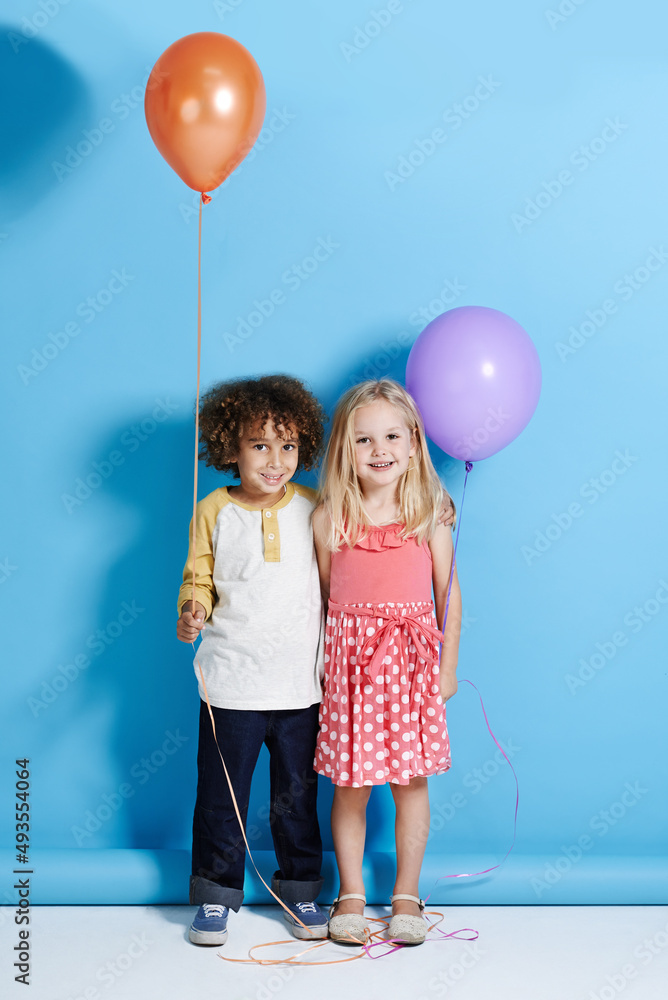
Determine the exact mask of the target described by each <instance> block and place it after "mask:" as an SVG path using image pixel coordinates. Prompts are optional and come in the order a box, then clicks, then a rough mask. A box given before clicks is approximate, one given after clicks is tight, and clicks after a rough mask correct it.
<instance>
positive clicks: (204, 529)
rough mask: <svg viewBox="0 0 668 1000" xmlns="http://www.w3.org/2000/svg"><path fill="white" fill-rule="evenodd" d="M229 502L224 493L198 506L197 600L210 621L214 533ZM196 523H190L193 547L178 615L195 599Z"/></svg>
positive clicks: (218, 492)
mask: <svg viewBox="0 0 668 1000" xmlns="http://www.w3.org/2000/svg"><path fill="white" fill-rule="evenodd" d="M227 502H228V497H227V491H226V490H225V489H220V490H214V492H213V493H209V495H208V496H206V497H204V499H203V500H200V502H199V503H198V504H197V537H196V539H195V543H196V548H197V554H196V564H195V600H196V601H199V603H200V604H201V605H202V606H203V607H204V609H205V611H206V619H207V620H208V619H209V618H210V617H211V612H212V611H213V606H214V604H215V603H216V598H217V594H216V587H215V584H214V582H213V563H214V555H213V545H212V540H213V529H214V528H215V526H216V518H217V517H218V514H219V512H220V510H221V509H222V508H223V507H224V506H225V504H226V503H227ZM192 570H193V523H192V520H191V521H190V544H189V546H188V558H187V560H186V564H185V566H184V568H183V583H182V584H181V588H180V590H179V599H178V613H179V615H180V614H181V609H182V608H183V605H184V604H185V603H186V601H191V600H192V596H193V573H192Z"/></svg>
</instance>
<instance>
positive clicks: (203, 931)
mask: <svg viewBox="0 0 668 1000" xmlns="http://www.w3.org/2000/svg"><path fill="white" fill-rule="evenodd" d="M229 912H230V911H229V909H228V908H227V906H221V905H220V904H219V903H204V905H203V906H200V908H199V910H198V911H197V913H196V915H195V919H194V920H193V922H192V924H191V925H190V930H189V932H188V937H189V938H190V940H191V941H192V943H193V944H218V945H220V944H225V942H226V941H227V915H228V913H229Z"/></svg>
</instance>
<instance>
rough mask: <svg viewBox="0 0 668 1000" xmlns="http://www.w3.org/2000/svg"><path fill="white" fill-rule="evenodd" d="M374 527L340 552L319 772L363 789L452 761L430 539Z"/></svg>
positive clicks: (438, 769) (434, 770) (395, 527)
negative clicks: (442, 688)
mask: <svg viewBox="0 0 668 1000" xmlns="http://www.w3.org/2000/svg"><path fill="white" fill-rule="evenodd" d="M401 527H402V526H401V525H400V524H392V525H385V526H382V527H377V528H369V529H368V532H367V534H366V536H365V537H364V538H362V539H361V540H360V541H358V542H357V544H356V545H354V546H353V548H348V546H343V548H342V549H341V550H340V551H338V552H334V553H332V568H331V585H330V601H329V609H328V615H327V631H326V636H325V693H324V697H323V700H322V704H321V706H320V733H319V735H318V742H317V746H316V753H315V762H314V767H315V770H316V771H318V772H319V773H320V774H323V775H325V776H326V777H328V778H331V779H332V781H333V782H334V784H335V785H348V786H350V787H352V788H358V787H361V786H362V785H383V784H385V783H386V782H388V781H390V782H393V783H395V784H399V785H406V784H408V782H409V781H410V780H411V778H414V777H417V776H418V775H425V776H428V775H433V774H441V773H442V772H443V771H447V769H448V768H449V767H450V741H449V739H448V730H447V727H446V722H445V705H444V704H443V700H442V699H441V695H440V693H439V683H438V680H439V678H438V655H439V652H438V651H439V645H438V644H439V641H440V639H441V636H440V633H439V632H438V630H437V627H436V619H435V617H434V605H433V603H432V599H431V576H432V565H431V552H430V551H429V546H428V544H427V542H422V543H421V544H418V543H417V541H416V540H415V538H407V539H403V538H402V537H401Z"/></svg>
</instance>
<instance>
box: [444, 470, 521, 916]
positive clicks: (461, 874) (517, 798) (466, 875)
mask: <svg viewBox="0 0 668 1000" xmlns="http://www.w3.org/2000/svg"><path fill="white" fill-rule="evenodd" d="M472 468H473V463H472V462H467V463H466V475H465V476H464V488H463V490H462V502H461V504H460V507H459V519H458V522H457V533H456V535H455V547H454V551H453V553H452V567H451V569H450V582H449V584H448V596H447V599H446V602H445V614H444V616H443V628H442V630H441V631H445V623H446V621H447V620H448V608H449V606H450V592H451V589H452V580H453V577H454V573H455V559H456V557H457V545H458V543H459V531H460V529H461V526H462V514H463V510H464V498H465V496H466V483H467V480H468V478H469V472H470V471H471V469H472ZM461 683H462V684H470V685H471V687H472V688H473V690H474V691H475V692H476V694H477V695H478V698H479V699H480V707H481V708H482V714H483V715H484V717H485V725H486V726H487V730H488V732H489V735H490V736H491V737H492V739H493V740H494V742H495V743H496V745H497V747H498V748H499V750H500V751H501V753H502V754H503V758H504V760H505V761H506V763H507V764H508V767H509V768H510V770H511V771H512V772H513V778H514V779H515V816H514V820H513V840H512V843H511V845H510V847H509V848H508V850H507V851H506V853H505V854H504V855H503V857H502V859H501V861H499V863H498V865H492V867H491V868H485V869H483V871H480V872H458V873H457V874H456V875H441V877H440V878H438V879H436V884H438V883H439V882H442V881H443V879H446V878H470V877H471V876H473V875H486V874H487V873H488V872H493V871H494V870H495V869H496V868H500V867H501V865H502V864H503V863H504V861H505V860H506V858H507V857H508V855H509V854H510V852H511V851H512V849H513V848H514V846H515V840H516V837H517V812H518V809H519V805H520V785H519V781H518V780H517V774H516V772H515V768H514V767H513V765H512V764H511V763H510V759H509V757H508V755H507V754H506V751H505V750H504V749H503V747H502V746H501V744H500V743H499V741H498V740H497V738H496V736H495V735H494V733H493V732H492V727H491V726H490V724H489V719H488V718H487V712H486V711H485V704H484V702H483V700H482V695H481V694H480V691H478V688H477V687H476V686H475V684H474V683H473V681H469V680H466V679H462V682H461ZM427 899H429V896H427V897H426V899H425V902H426V901H427Z"/></svg>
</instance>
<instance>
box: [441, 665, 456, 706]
mask: <svg viewBox="0 0 668 1000" xmlns="http://www.w3.org/2000/svg"><path fill="white" fill-rule="evenodd" d="M438 686H439V690H440V692H441V698H442V699H443V702H444V703H445V702H446V701H447V700H448V699H449V698H452V696H453V694H457V675H456V674H455V673H454V672H453V671H451V670H441V674H440V678H439V684H438Z"/></svg>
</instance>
